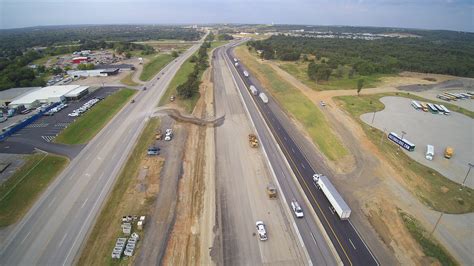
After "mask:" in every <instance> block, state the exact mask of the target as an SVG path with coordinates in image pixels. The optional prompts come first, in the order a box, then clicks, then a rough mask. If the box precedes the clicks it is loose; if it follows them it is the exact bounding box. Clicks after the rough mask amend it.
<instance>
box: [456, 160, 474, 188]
mask: <svg viewBox="0 0 474 266" xmlns="http://www.w3.org/2000/svg"><path fill="white" fill-rule="evenodd" d="M467 165H468V166H469V169H468V170H467V173H466V177H464V180H463V181H462V184H461V188H460V189H459V190H462V189H463V188H464V187H465V186H466V185H465V183H466V179H467V177H468V176H469V172H470V171H471V167H473V166H474V164H472V163H468V164H467Z"/></svg>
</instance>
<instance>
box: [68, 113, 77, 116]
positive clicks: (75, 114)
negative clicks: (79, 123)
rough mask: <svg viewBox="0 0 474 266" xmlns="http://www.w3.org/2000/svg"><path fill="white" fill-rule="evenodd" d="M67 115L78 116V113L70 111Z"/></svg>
mask: <svg viewBox="0 0 474 266" xmlns="http://www.w3.org/2000/svg"><path fill="white" fill-rule="evenodd" d="M68 116H71V117H76V116H79V114H78V113H70V114H68Z"/></svg>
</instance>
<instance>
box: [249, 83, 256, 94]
mask: <svg viewBox="0 0 474 266" xmlns="http://www.w3.org/2000/svg"><path fill="white" fill-rule="evenodd" d="M249 90H250V92H251V93H252V94H253V95H255V96H257V95H258V90H257V88H255V86H254V85H250V87H249Z"/></svg>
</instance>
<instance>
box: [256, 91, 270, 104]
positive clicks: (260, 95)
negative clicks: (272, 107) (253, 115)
mask: <svg viewBox="0 0 474 266" xmlns="http://www.w3.org/2000/svg"><path fill="white" fill-rule="evenodd" d="M258 96H259V97H260V99H262V102H263V103H268V97H267V95H266V94H265V93H263V92H260V94H259V95H258Z"/></svg>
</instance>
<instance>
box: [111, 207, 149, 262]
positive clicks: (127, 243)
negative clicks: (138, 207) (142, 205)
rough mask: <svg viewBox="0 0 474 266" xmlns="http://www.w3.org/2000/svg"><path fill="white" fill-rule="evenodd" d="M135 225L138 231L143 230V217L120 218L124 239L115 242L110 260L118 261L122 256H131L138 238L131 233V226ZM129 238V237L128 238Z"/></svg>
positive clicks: (135, 234) (120, 238)
mask: <svg viewBox="0 0 474 266" xmlns="http://www.w3.org/2000/svg"><path fill="white" fill-rule="evenodd" d="M134 224H135V225H136V227H137V229H138V230H143V225H144V224H145V216H140V217H138V216H131V215H129V216H123V217H122V224H121V227H122V233H123V234H124V235H125V237H119V238H117V241H116V242H115V247H114V249H113V250H112V258H113V259H120V258H122V254H124V255H125V256H127V257H131V256H133V253H134V251H135V247H136V245H137V242H138V239H140V236H139V235H138V234H137V233H132V228H133V225H134ZM128 236H130V237H128Z"/></svg>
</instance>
